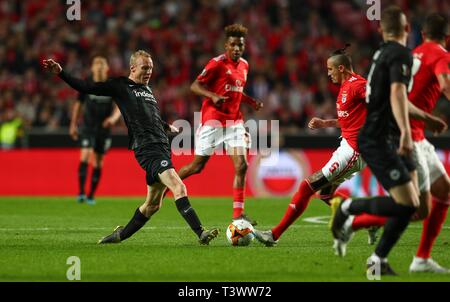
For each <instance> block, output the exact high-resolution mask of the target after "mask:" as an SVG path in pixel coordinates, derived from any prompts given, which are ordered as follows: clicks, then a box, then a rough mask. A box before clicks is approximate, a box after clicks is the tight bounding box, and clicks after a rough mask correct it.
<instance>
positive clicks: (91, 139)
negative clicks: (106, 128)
mask: <svg viewBox="0 0 450 302" xmlns="http://www.w3.org/2000/svg"><path fill="white" fill-rule="evenodd" d="M111 142H112V140H111V135H110V134H109V133H104V132H85V131H82V132H81V134H80V147H81V148H92V149H94V152H95V153H97V154H105V153H106V151H108V150H109V148H111Z"/></svg>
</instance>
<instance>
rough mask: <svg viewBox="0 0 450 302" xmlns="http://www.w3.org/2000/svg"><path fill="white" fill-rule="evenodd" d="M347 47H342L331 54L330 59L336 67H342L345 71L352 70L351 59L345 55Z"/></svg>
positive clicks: (346, 45) (347, 45)
mask: <svg viewBox="0 0 450 302" xmlns="http://www.w3.org/2000/svg"><path fill="white" fill-rule="evenodd" d="M348 47H350V44H348V43H347V44H345V46H344V47H342V48H339V49H337V50H335V51H333V52H332V53H331V55H330V58H333V62H334V63H335V64H336V66H339V65H344V67H345V68H346V69H352V58H350V56H349V55H348V54H347V53H346V50H347V48H348Z"/></svg>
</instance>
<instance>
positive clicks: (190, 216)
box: [159, 169, 219, 244]
mask: <svg viewBox="0 0 450 302" xmlns="http://www.w3.org/2000/svg"><path fill="white" fill-rule="evenodd" d="M159 179H160V180H161V182H162V183H163V184H164V185H166V186H167V188H168V189H169V190H170V191H172V193H173V196H174V198H175V205H176V207H177V209H178V212H180V214H181V216H182V217H183V218H184V220H185V221H186V222H187V224H188V225H189V226H190V227H191V229H192V231H194V233H195V234H196V235H197V236H198V238H199V242H200V243H201V244H209V242H210V241H211V240H212V239H214V238H215V237H217V235H218V233H219V231H218V229H211V230H206V229H204V228H203V226H202V224H201V222H200V219H199V218H198V216H197V213H196V212H195V210H194V208H192V206H191V204H190V202H189V198H188V196H187V190H186V186H185V185H184V183H183V181H182V180H181V178H180V177H179V176H178V174H177V172H175V169H168V170H165V171H164V172H163V173H161V174H159Z"/></svg>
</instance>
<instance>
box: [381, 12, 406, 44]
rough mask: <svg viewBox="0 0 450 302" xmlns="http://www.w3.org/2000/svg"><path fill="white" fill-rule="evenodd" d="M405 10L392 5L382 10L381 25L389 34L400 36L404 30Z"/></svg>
mask: <svg viewBox="0 0 450 302" xmlns="http://www.w3.org/2000/svg"><path fill="white" fill-rule="evenodd" d="M402 15H403V11H402V10H401V8H400V7H398V6H395V5H392V6H389V7H388V8H386V9H385V10H383V11H382V12H381V21H380V25H381V28H382V29H383V32H385V33H386V34H388V35H392V36H394V37H399V36H401V35H402V33H403V30H404V28H403V27H404V24H403V23H402Z"/></svg>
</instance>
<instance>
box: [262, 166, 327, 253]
mask: <svg viewBox="0 0 450 302" xmlns="http://www.w3.org/2000/svg"><path fill="white" fill-rule="evenodd" d="M327 185H329V181H328V179H327V178H326V177H325V176H323V174H322V171H317V172H316V173H314V174H313V175H311V176H309V177H308V178H306V179H304V180H303V181H302V182H301V183H300V187H299V189H298V191H297V192H296V193H295V194H294V196H293V197H292V199H291V202H290V203H289V206H288V208H287V209H286V212H285V213H284V216H283V218H282V219H281V221H280V222H279V223H278V225H276V226H275V227H274V228H273V229H272V230H270V231H265V232H262V231H259V230H255V233H254V234H255V237H256V239H258V240H259V241H260V242H262V243H264V244H265V245H267V246H272V245H275V244H276V241H277V240H278V238H280V236H281V235H282V234H283V233H284V232H285V231H286V230H287V229H288V227H289V226H290V225H291V224H292V223H294V221H295V220H297V218H298V217H300V215H301V214H302V213H303V212H304V211H305V209H306V207H307V206H308V204H309V200H310V199H311V197H312V196H313V195H314V193H315V192H317V191H318V190H319V189H321V188H322V187H325V186H327Z"/></svg>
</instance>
